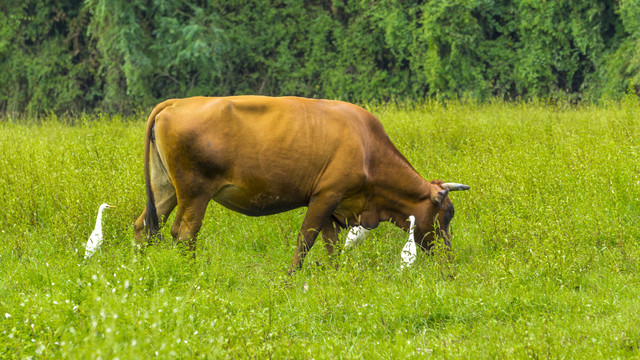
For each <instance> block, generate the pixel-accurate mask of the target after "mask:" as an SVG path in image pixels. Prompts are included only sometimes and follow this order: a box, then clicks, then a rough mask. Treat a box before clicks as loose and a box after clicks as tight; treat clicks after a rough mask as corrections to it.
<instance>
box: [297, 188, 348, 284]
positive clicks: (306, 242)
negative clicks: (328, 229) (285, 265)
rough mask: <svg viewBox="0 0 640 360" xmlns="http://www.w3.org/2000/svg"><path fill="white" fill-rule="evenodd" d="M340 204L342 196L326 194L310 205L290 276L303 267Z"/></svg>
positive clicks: (303, 223)
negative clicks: (308, 254) (307, 256)
mask: <svg viewBox="0 0 640 360" xmlns="http://www.w3.org/2000/svg"><path fill="white" fill-rule="evenodd" d="M339 202H340V196H338V195H337V194H325V195H318V196H316V197H315V198H314V199H313V200H312V201H311V202H310V203H309V209H308V210H307V214H306V215H305V217H304V220H303V221H302V227H301V228H300V233H299V234H298V244H297V246H296V250H295V252H294V254H293V260H292V261H291V266H290V267H289V275H291V274H292V273H293V272H294V271H296V270H298V269H300V268H301V267H302V263H303V261H304V257H305V256H306V255H307V252H309V250H311V248H312V247H313V244H314V243H315V241H316V238H317V237H318V233H319V232H320V230H322V229H323V228H324V227H325V224H327V222H328V221H329V218H330V216H331V214H332V213H333V211H334V210H335V209H336V207H337V206H338V203H339Z"/></svg>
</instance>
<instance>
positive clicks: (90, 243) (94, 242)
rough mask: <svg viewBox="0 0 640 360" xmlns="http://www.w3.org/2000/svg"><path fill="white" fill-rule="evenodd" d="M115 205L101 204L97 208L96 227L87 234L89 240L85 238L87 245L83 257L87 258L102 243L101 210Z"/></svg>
mask: <svg viewBox="0 0 640 360" xmlns="http://www.w3.org/2000/svg"><path fill="white" fill-rule="evenodd" d="M113 208H115V206H111V205H109V204H102V205H100V207H99V208H98V217H97V218H96V227H95V229H93V232H92V233H91V236H89V240H87V246H86V250H85V253H84V258H85V259H88V258H90V257H91V256H93V254H94V253H95V252H96V250H98V248H99V247H100V245H102V211H103V210H104V209H113Z"/></svg>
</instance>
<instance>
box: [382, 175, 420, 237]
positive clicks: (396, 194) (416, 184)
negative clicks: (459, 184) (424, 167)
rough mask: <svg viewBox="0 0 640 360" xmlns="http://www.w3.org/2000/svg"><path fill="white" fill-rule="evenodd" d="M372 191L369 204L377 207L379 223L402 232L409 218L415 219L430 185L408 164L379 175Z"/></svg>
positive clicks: (406, 226) (406, 228) (406, 227)
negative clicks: (410, 216)
mask: <svg viewBox="0 0 640 360" xmlns="http://www.w3.org/2000/svg"><path fill="white" fill-rule="evenodd" d="M374 187H375V191H374V198H373V199H372V200H373V201H372V203H373V204H375V206H376V207H377V213H378V214H379V221H391V222H393V223H395V224H396V225H398V226H399V227H401V228H403V229H405V230H408V221H407V219H408V218H409V215H414V216H418V215H419V213H421V212H422V210H421V208H420V207H421V205H422V204H424V200H425V199H428V197H429V183H428V182H427V181H426V180H425V179H424V178H422V176H420V174H418V173H417V172H416V171H415V170H414V169H413V167H411V165H409V164H408V163H407V164H406V165H405V166H396V167H394V168H393V169H388V171H385V172H384V173H381V174H379V176H378V177H377V179H376V181H375V182H374Z"/></svg>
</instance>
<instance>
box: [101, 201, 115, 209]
mask: <svg viewBox="0 0 640 360" xmlns="http://www.w3.org/2000/svg"><path fill="white" fill-rule="evenodd" d="M104 209H115V206H111V205H109V204H106V203H105V204H102V205H100V210H104Z"/></svg>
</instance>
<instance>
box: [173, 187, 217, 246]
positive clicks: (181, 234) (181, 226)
mask: <svg viewBox="0 0 640 360" xmlns="http://www.w3.org/2000/svg"><path fill="white" fill-rule="evenodd" d="M208 203H209V197H208V196H202V195H201V196H198V197H196V198H189V199H184V200H182V199H181V201H180V202H179V203H178V211H177V213H176V219H175V221H174V223H173V226H172V228H171V235H172V236H173V237H174V238H175V239H176V240H177V241H178V242H179V243H180V244H182V245H183V246H184V247H185V250H188V252H189V254H190V255H191V256H192V257H195V256H196V241H197V236H198V231H200V228H201V227H202V221H203V219H204V214H205V211H206V210H207V204H208Z"/></svg>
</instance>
